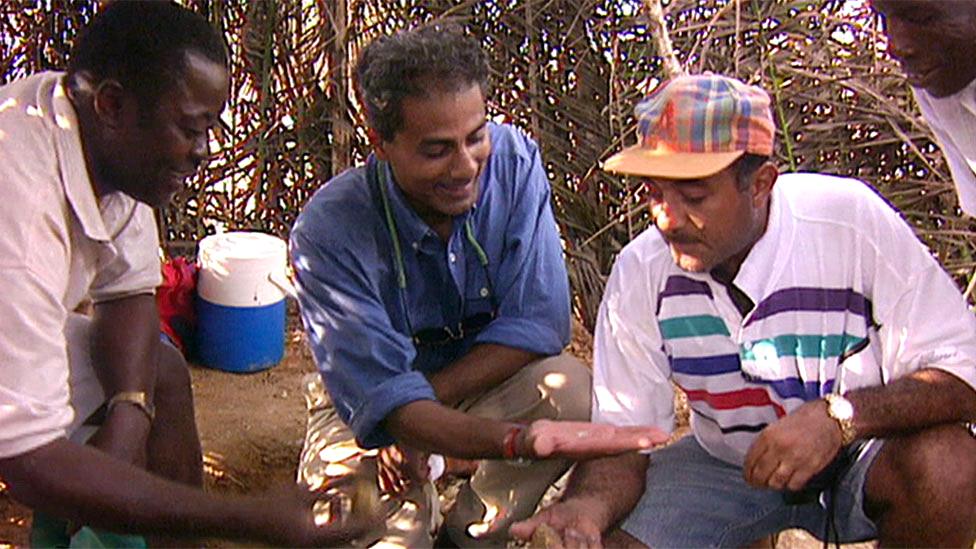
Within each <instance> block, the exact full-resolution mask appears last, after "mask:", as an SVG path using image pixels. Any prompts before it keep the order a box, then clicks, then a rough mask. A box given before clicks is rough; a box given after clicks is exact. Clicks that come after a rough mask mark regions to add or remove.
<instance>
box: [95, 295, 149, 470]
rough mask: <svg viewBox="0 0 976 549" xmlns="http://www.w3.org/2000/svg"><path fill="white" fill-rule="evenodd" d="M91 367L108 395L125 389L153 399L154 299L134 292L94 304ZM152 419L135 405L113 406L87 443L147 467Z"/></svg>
mask: <svg viewBox="0 0 976 549" xmlns="http://www.w3.org/2000/svg"><path fill="white" fill-rule="evenodd" d="M91 337H92V347H91V348H92V367H93V369H94V370H95V373H96V375H97V376H98V381H99V383H101V385H102V389H103V390H104V392H105V395H106V397H107V398H112V397H113V396H114V395H117V394H119V393H121V392H123V391H135V392H144V393H145V394H146V395H147V397H148V400H149V401H153V400H154V398H153V397H154V392H155V387H156V370H157V366H158V362H159V345H160V342H159V313H158V311H157V309H156V300H155V297H154V296H153V295H151V294H143V295H136V296H132V297H127V298H123V299H118V300H114V301H107V302H104V303H99V304H97V305H96V306H95V314H94V318H93V321H92V336H91ZM150 427H151V426H150V422H149V418H148V417H146V415H145V414H144V413H143V412H142V411H141V410H139V409H138V408H136V407H134V406H132V405H126V406H117V407H114V408H112V409H111V410H109V414H108V415H107V416H106V418H105V420H104V422H103V423H102V425H101V427H100V428H99V430H98V432H96V433H95V435H94V436H93V437H92V438H91V439H90V440H89V444H91V445H93V446H95V447H97V448H100V449H102V450H104V451H107V452H109V453H112V454H113V455H115V456H116V457H120V458H122V457H125V459H127V460H129V461H132V462H133V463H135V464H137V465H143V464H144V463H143V462H144V460H145V456H144V454H143V453H144V450H145V446H146V440H147V438H148V436H149V431H150Z"/></svg>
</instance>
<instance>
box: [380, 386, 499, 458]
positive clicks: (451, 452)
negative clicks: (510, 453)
mask: <svg viewBox="0 0 976 549" xmlns="http://www.w3.org/2000/svg"><path fill="white" fill-rule="evenodd" d="M513 425H514V424H512V423H507V422H504V421H496V420H492V419H486V418H480V417H476V416H473V415H470V414H465V413H463V412H459V411H457V410H454V409H452V408H448V407H447V406H444V405H442V404H440V403H439V402H435V401H432V400H418V401H415V402H411V403H409V404H406V405H404V406H401V407H399V408H397V409H396V410H394V411H393V412H391V413H390V414H389V415H388V416H387V418H386V421H385V427H386V430H387V431H388V432H389V433H390V434H392V435H393V437H394V438H396V439H397V441H398V442H402V443H404V444H406V445H408V446H410V447H412V448H416V449H418V450H423V451H426V452H433V453H437V454H443V455H445V456H448V457H454V458H463V459H480V458H498V457H502V455H503V447H502V446H503V442H504V439H505V434H506V433H507V432H508V431H509V429H511V428H512V427H513Z"/></svg>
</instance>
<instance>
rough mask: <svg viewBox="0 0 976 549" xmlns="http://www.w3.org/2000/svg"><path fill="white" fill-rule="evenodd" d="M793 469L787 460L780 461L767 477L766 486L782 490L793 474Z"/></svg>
mask: <svg viewBox="0 0 976 549" xmlns="http://www.w3.org/2000/svg"><path fill="white" fill-rule="evenodd" d="M793 472H794V469H793V467H792V466H790V465H789V464H788V463H787V462H785V461H783V462H780V463H779V465H777V466H776V468H775V469H773V472H772V474H770V475H769V479H767V481H766V486H767V487H769V488H772V489H773V490H783V489H785V488H786V486H787V484H788V483H789V481H790V478H791V477H792V476H793Z"/></svg>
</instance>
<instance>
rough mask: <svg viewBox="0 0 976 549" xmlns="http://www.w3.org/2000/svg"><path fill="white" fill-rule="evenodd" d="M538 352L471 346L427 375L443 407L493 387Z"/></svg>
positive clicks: (503, 347) (492, 346)
mask: <svg viewBox="0 0 976 549" xmlns="http://www.w3.org/2000/svg"><path fill="white" fill-rule="evenodd" d="M536 358H538V355H536V354H534V353H530V352H528V351H523V350H522V349H515V348H512V347H506V346H504V345H495V344H490V343H489V344H481V345H475V346H474V347H472V348H471V350H470V351H468V353H466V354H465V355H464V356H462V357H461V358H459V359H458V360H456V361H454V362H453V363H452V364H450V365H448V366H447V367H445V368H444V369H443V370H440V371H439V372H436V373H434V374H432V375H431V376H430V384H431V385H432V386H433V387H434V394H436V395H437V398H438V400H440V401H441V402H442V403H444V404H445V405H446V406H454V405H456V404H457V403H458V402H461V401H462V400H464V399H465V398H468V397H470V396H474V395H476V394H479V393H483V392H485V391H487V390H489V389H492V388H494V387H497V386H498V385H500V384H502V383H503V382H504V381H505V380H506V379H508V378H510V377H512V375H514V374H515V373H516V372H518V371H519V369H521V368H522V367H523V366H525V365H526V364H528V363H529V362H532V361H533V360H535V359H536Z"/></svg>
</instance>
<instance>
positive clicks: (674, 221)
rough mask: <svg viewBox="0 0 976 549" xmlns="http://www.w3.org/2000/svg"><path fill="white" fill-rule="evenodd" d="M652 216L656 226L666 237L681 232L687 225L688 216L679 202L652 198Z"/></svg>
mask: <svg viewBox="0 0 976 549" xmlns="http://www.w3.org/2000/svg"><path fill="white" fill-rule="evenodd" d="M651 216H652V217H653V218H654V224H655V225H657V228H658V229H659V230H660V231H661V232H662V233H664V234H665V235H667V234H668V233H674V232H676V231H680V230H681V229H682V228H684V226H685V224H686V223H687V214H686V213H685V211H684V208H683V207H682V206H681V203H680V201H678V200H667V199H666V198H652V199H651Z"/></svg>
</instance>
